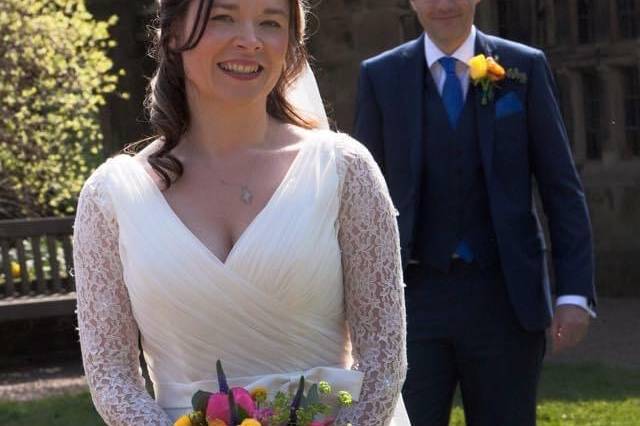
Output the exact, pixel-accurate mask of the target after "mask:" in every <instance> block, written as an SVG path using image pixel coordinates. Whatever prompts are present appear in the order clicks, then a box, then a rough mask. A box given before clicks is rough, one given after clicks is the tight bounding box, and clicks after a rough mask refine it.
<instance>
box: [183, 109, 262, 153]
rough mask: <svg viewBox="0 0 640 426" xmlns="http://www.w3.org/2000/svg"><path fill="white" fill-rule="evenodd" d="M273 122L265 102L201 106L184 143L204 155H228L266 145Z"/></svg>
mask: <svg viewBox="0 0 640 426" xmlns="http://www.w3.org/2000/svg"><path fill="white" fill-rule="evenodd" d="M269 123H270V119H269V115H268V114H267V111H266V105H265V104H264V103H255V104H249V105H247V104H245V105H241V106H231V105H219V104H218V105H215V104H209V105H197V106H193V107H192V108H191V122H190V123H189V129H188V130H187V133H186V134H185V137H184V140H183V142H182V143H184V144H185V145H190V147H189V148H190V150H192V151H197V152H198V153H199V154H200V155H209V154H210V155H215V156H218V155H224V154H226V153H231V152H234V151H238V150H242V149H246V148H252V147H256V146H259V145H261V144H263V143H264V142H265V140H266V137H267V133H268V129H269ZM184 148H187V147H186V146H185V147H184Z"/></svg>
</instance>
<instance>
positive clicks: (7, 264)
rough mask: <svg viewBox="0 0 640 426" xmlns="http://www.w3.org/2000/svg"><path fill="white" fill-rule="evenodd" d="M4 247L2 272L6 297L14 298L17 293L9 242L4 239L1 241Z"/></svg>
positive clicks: (0, 243)
mask: <svg viewBox="0 0 640 426" xmlns="http://www.w3.org/2000/svg"><path fill="white" fill-rule="evenodd" d="M0 245H1V246H2V270H3V272H4V287H5V288H4V294H5V297H12V296H13V293H14V291H15V289H14V286H13V275H12V274H11V257H10V256H9V240H7V239H6V238H3V239H2V241H0Z"/></svg>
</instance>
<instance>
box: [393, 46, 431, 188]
mask: <svg viewBox="0 0 640 426" xmlns="http://www.w3.org/2000/svg"><path fill="white" fill-rule="evenodd" d="M403 57H404V64H403V67H404V69H403V70H402V72H401V73H399V79H400V80H399V81H398V83H399V85H398V86H399V90H398V92H397V93H396V95H397V96H400V97H401V98H402V99H403V100H404V102H403V104H404V108H402V109H400V110H399V111H397V113H398V114H400V115H401V116H402V117H399V120H398V121H397V122H398V123H403V125H404V126H406V127H405V128H404V129H402V131H404V132H405V137H404V138H402V139H404V140H405V141H406V142H405V143H408V145H409V146H407V147H403V149H407V148H408V149H407V152H408V154H409V164H410V168H411V180H412V182H413V183H415V184H417V183H418V182H419V179H420V176H421V175H422V143H423V120H424V112H423V108H424V105H423V103H424V102H423V100H424V95H423V94H424V76H425V68H426V65H425V57H424V35H422V36H420V37H419V38H418V39H417V40H415V42H414V43H412V44H410V45H408V46H407V48H406V49H405V51H404V52H403Z"/></svg>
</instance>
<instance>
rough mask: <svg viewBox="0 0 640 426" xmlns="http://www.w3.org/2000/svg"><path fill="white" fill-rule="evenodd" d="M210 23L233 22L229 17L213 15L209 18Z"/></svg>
mask: <svg viewBox="0 0 640 426" xmlns="http://www.w3.org/2000/svg"><path fill="white" fill-rule="evenodd" d="M209 20H210V21H220V22H233V18H232V17H231V16H230V15H213V16H212V17H211V18H209Z"/></svg>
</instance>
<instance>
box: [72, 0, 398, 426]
mask: <svg viewBox="0 0 640 426" xmlns="http://www.w3.org/2000/svg"><path fill="white" fill-rule="evenodd" d="M158 8H159V26H160V28H159V29H158V32H157V38H156V41H155V43H156V46H155V47H156V52H155V53H156V59H157V62H158V68H157V71H156V74H155V76H154V78H153V79H152V81H151V84H150V90H149V93H150V95H149V102H148V108H149V112H150V117H151V122H152V125H153V126H154V129H155V130H156V132H157V133H158V135H159V137H158V139H157V140H156V141H154V142H153V143H151V144H150V145H148V146H147V147H146V148H144V149H143V150H141V151H140V152H138V153H137V154H136V155H133V156H130V155H125V154H122V155H118V156H116V157H114V158H112V159H110V160H108V161H107V162H105V163H104V164H103V165H102V166H100V167H99V168H98V169H97V170H96V171H95V172H94V173H93V174H92V176H91V177H90V178H89V179H88V180H87V182H86V183H85V185H84V188H83V190H82V192H81V195H80V201H79V204H78V212H77V216H76V222H75V233H74V259H75V272H76V285H77V297H78V310H77V313H78V324H79V332H80V342H81V346H82V353H83V361H84V367H85V372H86V376H87V380H88V383H89V387H90V390H91V394H92V397H93V401H94V404H95V406H96V409H97V410H98V412H99V413H100V415H101V416H102V418H103V419H104V420H105V422H106V423H107V424H108V425H170V424H172V421H174V420H175V419H176V418H177V417H178V416H180V415H181V414H183V413H185V412H186V411H189V410H190V398H191V396H192V394H193V393H194V392H195V391H196V390H199V389H202V390H216V389H217V383H216V381H215V362H216V360H217V359H220V360H222V362H223V364H224V367H225V371H226V373H227V376H228V381H229V384H230V385H232V386H245V387H251V386H252V385H255V384H256V383H260V384H265V385H266V386H267V387H268V389H270V391H276V390H278V389H288V388H290V387H291V386H292V384H295V383H297V379H298V377H299V376H300V375H301V374H304V375H305V376H307V377H308V379H309V380H310V381H312V382H313V380H328V381H329V382H331V383H332V384H333V385H334V386H335V388H336V389H345V390H349V391H351V393H352V394H353V396H354V400H355V403H354V404H353V405H352V406H351V407H350V408H344V409H341V410H340V412H339V413H338V415H337V419H336V424H337V425H345V424H347V423H348V422H351V423H352V424H353V425H354V426H375V425H388V424H391V425H395V426H401V425H408V424H409V421H408V418H407V417H406V412H405V411H404V406H403V404H402V399H401V397H400V390H401V387H402V384H403V381H404V377H405V373H406V356H405V309H404V296H403V283H402V270H401V264H400V253H399V245H398V233H397V227H396V219H395V214H396V213H395V209H394V208H393V205H392V203H391V201H390V198H389V195H388V193H387V189H386V186H385V184H384V181H383V178H382V176H381V173H380V171H379V170H378V168H377V166H376V164H375V162H374V161H373V159H372V157H371V156H370V155H369V153H368V152H367V151H366V150H365V149H364V148H363V147H362V146H361V145H360V144H358V143H357V142H355V141H354V140H352V139H350V138H349V137H347V136H345V135H341V134H337V133H333V132H330V131H328V130H322V129H321V128H322V127H327V123H326V116H325V115H324V109H323V108H322V103H321V101H320V98H319V95H318V93H317V85H316V84H315V79H314V78H313V74H312V73H311V72H310V71H309V68H308V65H307V61H306V55H305V46H304V22H305V14H306V7H305V5H304V3H303V0H215V1H213V0H161V1H160V2H159V5H158ZM139 335H140V336H141V343H142V349H143V354H144V356H145V359H146V362H147V365H148V369H149V375H150V378H151V381H152V382H153V389H154V395H155V399H152V398H151V397H150V396H149V394H148V393H147V391H146V390H145V385H144V381H143V379H142V377H141V375H140V372H139V369H140V365H139V362H138V336H139Z"/></svg>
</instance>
